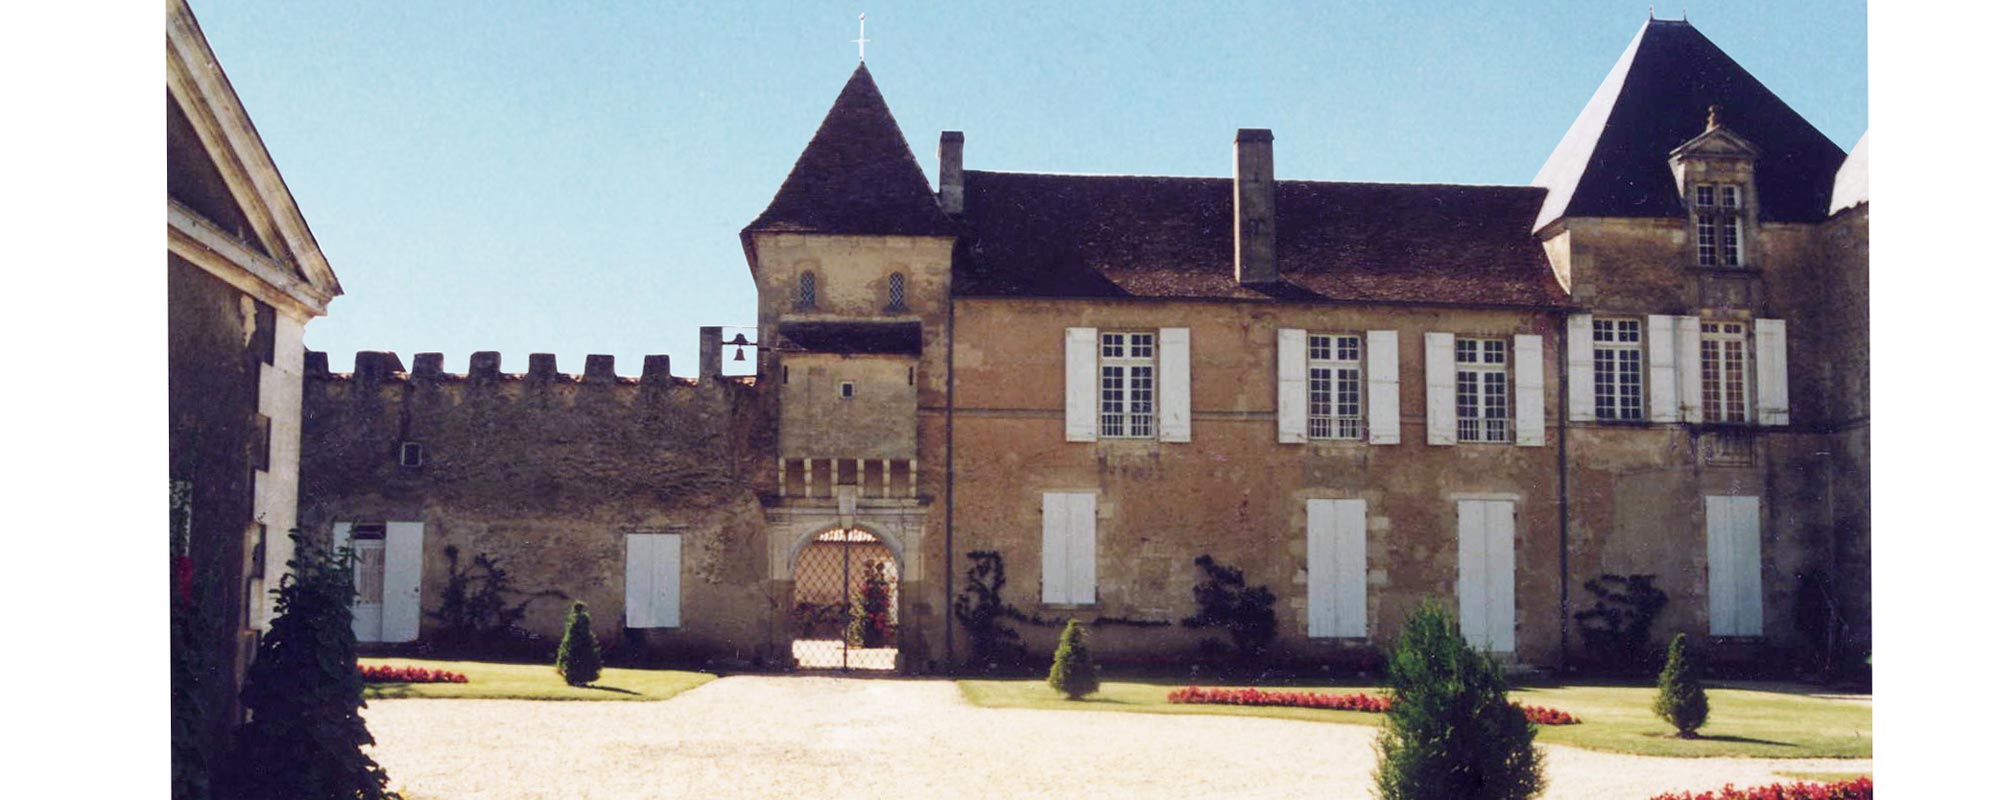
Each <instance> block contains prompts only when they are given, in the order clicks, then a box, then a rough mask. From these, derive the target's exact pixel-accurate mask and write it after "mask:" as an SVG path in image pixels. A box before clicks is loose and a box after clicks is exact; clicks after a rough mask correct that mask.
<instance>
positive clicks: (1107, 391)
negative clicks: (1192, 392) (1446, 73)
mask: <svg viewBox="0 0 2000 800" xmlns="http://www.w3.org/2000/svg"><path fill="white" fill-rule="evenodd" d="M1098 343H1099V346H1098V360H1097V363H1098V375H1099V378H1100V381H1101V383H1100V384H1099V391H1098V407H1099V411H1100V414H1101V417H1100V419H1099V426H1098V435H1100V436H1104V437H1108V438H1122V439H1144V438H1151V437H1152V436H1153V334H1150V333H1105V334H1102V335H1100V336H1099V338H1098Z"/></svg>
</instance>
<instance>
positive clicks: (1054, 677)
mask: <svg viewBox="0 0 2000 800" xmlns="http://www.w3.org/2000/svg"><path fill="white" fill-rule="evenodd" d="M1083 638H1084V637H1083V626H1082V625H1079V624H1077V622H1076V620H1073V619H1072V620H1070V621H1069V624H1068V625H1066V626H1064V627H1063V632H1062V641H1061V642H1060V643H1058V644H1057V645H1056V659H1055V663H1054V664H1051V665H1049V685H1050V686H1054V687H1055V688H1056V691H1058V692H1062V693H1063V696H1064V697H1067V698H1069V699H1071V700H1081V699H1083V696H1084V695H1087V694H1091V693H1093V692H1096V691H1097V665H1096V664H1093V663H1091V661H1090V647H1089V646H1088V645H1086V644H1084V641H1083Z"/></svg>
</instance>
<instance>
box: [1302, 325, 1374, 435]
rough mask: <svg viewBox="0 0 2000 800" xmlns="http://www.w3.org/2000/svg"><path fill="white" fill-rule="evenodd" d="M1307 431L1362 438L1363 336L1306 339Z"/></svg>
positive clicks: (1313, 337)
mask: <svg viewBox="0 0 2000 800" xmlns="http://www.w3.org/2000/svg"><path fill="white" fill-rule="evenodd" d="M1306 342H1307V344H1306V435H1307V437H1308V438H1313V439H1359V438H1361V337H1360V336H1350V335H1327V334H1313V335H1312V336H1310V337H1307V339H1306Z"/></svg>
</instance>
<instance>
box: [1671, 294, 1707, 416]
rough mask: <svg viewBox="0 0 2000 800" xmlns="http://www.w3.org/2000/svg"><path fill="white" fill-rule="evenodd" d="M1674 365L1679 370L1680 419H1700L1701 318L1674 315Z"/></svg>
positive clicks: (1677, 382)
mask: <svg viewBox="0 0 2000 800" xmlns="http://www.w3.org/2000/svg"><path fill="white" fill-rule="evenodd" d="M1674 350H1675V353H1674V365H1675V367H1676V368H1678V369H1679V370H1680V378H1679V380H1678V381H1676V384H1677V385H1678V386H1680V390H1681V421H1683V422H1700V421H1701V318H1700V317H1674Z"/></svg>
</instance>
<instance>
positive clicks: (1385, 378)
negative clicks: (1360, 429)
mask: <svg viewBox="0 0 2000 800" xmlns="http://www.w3.org/2000/svg"><path fill="white" fill-rule="evenodd" d="M1365 352H1366V356H1367V359H1368V369H1367V378H1368V443H1369V444H1401V443H1402V441H1403V412H1402V399H1401V398H1400V397H1399V396H1398V393H1399V392H1400V391H1401V388H1402V384H1401V383H1400V378H1399V377H1398V375H1397V372H1396V370H1397V364H1396V332H1395V331H1369V332H1368V347H1367V350H1366V351H1365Z"/></svg>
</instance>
